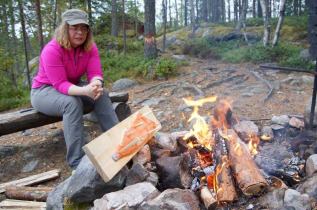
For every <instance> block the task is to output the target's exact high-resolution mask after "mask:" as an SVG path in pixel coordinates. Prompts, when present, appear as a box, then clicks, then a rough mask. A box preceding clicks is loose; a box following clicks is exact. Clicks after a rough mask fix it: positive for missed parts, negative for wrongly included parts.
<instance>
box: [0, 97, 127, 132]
mask: <svg viewBox="0 0 317 210" xmlns="http://www.w3.org/2000/svg"><path fill="white" fill-rule="evenodd" d="M109 96H110V100H111V102H112V105H113V108H114V110H115V112H116V114H117V116H118V118H119V120H120V121H122V120H124V119H125V118H127V117H128V116H129V115H130V114H131V109H130V107H129V105H128V104H127V103H126V102H127V101H128V99H129V94H128V93H115V92H110V93H109ZM91 111H92V109H85V110H84V114H87V113H89V112H91ZM62 119H63V118H62V117H56V116H48V115H45V114H42V113H39V112H37V111H35V110H34V109H33V108H30V109H25V110H19V111H16V112H10V113H6V114H1V115H0V136H3V135H6V134H11V133H15V132H18V131H23V130H26V129H30V128H36V127H39V126H43V125H47V124H51V123H54V122H59V121H61V120H62Z"/></svg>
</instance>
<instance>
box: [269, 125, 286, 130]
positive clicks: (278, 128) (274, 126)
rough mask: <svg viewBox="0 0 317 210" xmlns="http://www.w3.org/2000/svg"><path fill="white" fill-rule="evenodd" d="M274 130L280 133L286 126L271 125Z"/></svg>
mask: <svg viewBox="0 0 317 210" xmlns="http://www.w3.org/2000/svg"><path fill="white" fill-rule="evenodd" d="M271 128H272V130H275V131H278V130H281V129H283V128H284V126H282V125H278V124H273V125H271Z"/></svg>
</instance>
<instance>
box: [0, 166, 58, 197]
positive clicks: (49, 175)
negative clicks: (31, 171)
mask: <svg viewBox="0 0 317 210" xmlns="http://www.w3.org/2000/svg"><path fill="white" fill-rule="evenodd" d="M60 171H61V170H60V169H55V170H52V171H47V172H44V173H41V174H36V175H33V176H30V177H26V178H23V179H18V180H15V181H11V182H6V183H2V184H0V193H3V192H5V191H6V190H5V189H6V187H7V186H10V185H16V186H31V185H34V184H38V183H41V182H45V181H48V180H52V179H56V178H57V177H59V174H60Z"/></svg>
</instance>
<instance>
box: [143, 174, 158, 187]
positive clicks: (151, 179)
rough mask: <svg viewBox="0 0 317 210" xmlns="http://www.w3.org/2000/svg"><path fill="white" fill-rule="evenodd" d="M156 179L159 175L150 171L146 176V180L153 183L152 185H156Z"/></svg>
mask: <svg viewBox="0 0 317 210" xmlns="http://www.w3.org/2000/svg"><path fill="white" fill-rule="evenodd" d="M158 179H159V177H158V175H157V174H156V173H154V172H150V176H149V177H148V178H146V181H147V182H150V183H151V184H153V186H156V185H157V183H158Z"/></svg>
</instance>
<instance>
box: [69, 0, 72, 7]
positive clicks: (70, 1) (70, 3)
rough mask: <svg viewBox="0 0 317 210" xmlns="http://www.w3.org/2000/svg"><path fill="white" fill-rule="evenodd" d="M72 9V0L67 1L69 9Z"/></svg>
mask: <svg viewBox="0 0 317 210" xmlns="http://www.w3.org/2000/svg"><path fill="white" fill-rule="evenodd" d="M71 8H72V0H69V9H71Z"/></svg>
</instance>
